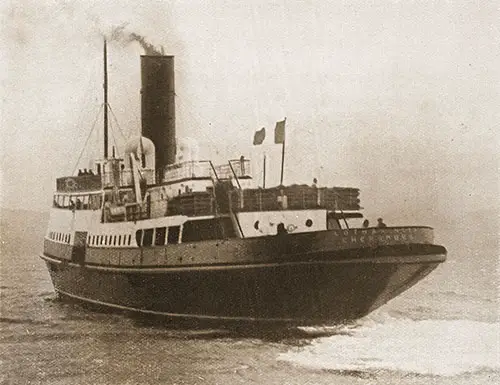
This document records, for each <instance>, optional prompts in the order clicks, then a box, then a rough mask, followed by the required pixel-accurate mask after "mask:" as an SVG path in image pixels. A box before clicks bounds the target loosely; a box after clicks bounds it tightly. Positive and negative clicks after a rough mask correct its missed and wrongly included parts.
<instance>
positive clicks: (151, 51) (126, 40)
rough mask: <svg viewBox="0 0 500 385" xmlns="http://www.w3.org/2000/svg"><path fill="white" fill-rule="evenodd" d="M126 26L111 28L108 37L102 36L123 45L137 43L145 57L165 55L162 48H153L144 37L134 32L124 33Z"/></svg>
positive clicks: (124, 24)
mask: <svg viewBox="0 0 500 385" xmlns="http://www.w3.org/2000/svg"><path fill="white" fill-rule="evenodd" d="M127 25H128V23H123V24H121V25H119V26H116V27H113V28H112V30H111V33H110V34H109V35H107V34H105V35H104V36H105V37H106V39H107V40H109V41H116V42H119V43H122V44H125V45H128V44H130V43H132V42H137V43H139V44H140V45H141V47H142V49H143V50H144V53H145V54H146V55H152V56H160V55H164V54H165V50H164V48H163V46H159V47H155V46H154V45H153V44H151V43H149V42H148V41H147V40H146V38H145V37H144V36H142V35H139V34H138V33H135V32H130V33H129V32H126V31H125V28H126V27H127Z"/></svg>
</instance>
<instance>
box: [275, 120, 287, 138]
mask: <svg viewBox="0 0 500 385" xmlns="http://www.w3.org/2000/svg"><path fill="white" fill-rule="evenodd" d="M285 121H286V119H284V120H282V121H281V122H276V128H275V129H274V143H285Z"/></svg>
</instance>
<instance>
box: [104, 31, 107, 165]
mask: <svg viewBox="0 0 500 385" xmlns="http://www.w3.org/2000/svg"><path fill="white" fill-rule="evenodd" d="M104 159H108V54H107V47H106V39H104Z"/></svg>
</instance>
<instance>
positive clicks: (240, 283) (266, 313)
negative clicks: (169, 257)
mask: <svg viewBox="0 0 500 385" xmlns="http://www.w3.org/2000/svg"><path fill="white" fill-rule="evenodd" d="M370 250H371V251H372V252H371V253H370V252H369V251H370ZM445 254H446V250H445V249H444V248H443V247H441V246H434V245H421V246H419V245H413V246H412V247H404V248H403V249H402V248H401V247H396V248H395V247H394V246H392V247H384V248H380V247H379V248H378V249H376V250H375V249H368V248H365V249H358V250H356V249H353V250H350V251H349V252H348V253H345V252H344V253H342V252H338V251H337V252H330V253H323V255H321V256H318V255H316V256H315V258H314V260H311V256H310V255H309V256H304V258H298V257H299V256H298V255H295V258H294V260H291V261H280V262H276V263H260V264H241V265H229V264H224V265H206V266H186V267H182V266H181V267H158V268H106V267H103V266H91V265H83V264H82V265H80V264H76V263H72V262H67V261H60V260H57V259H54V258H50V257H47V256H44V257H43V258H44V259H45V261H46V263H47V266H48V268H49V272H50V275H51V278H52V281H53V284H54V287H55V289H56V291H57V292H59V293H61V294H63V295H66V296H69V297H72V298H75V299H78V300H82V301H86V302H89V303H94V304H98V305H104V306H110V307H114V308H118V309H124V310H132V311H137V312H142V313H145V314H155V315H163V316H169V317H180V318H186V319H189V318H193V319H201V320H217V321H252V322H267V323H279V324H287V325H318V324H334V323H340V322H346V321H350V320H355V319H358V318H360V317H363V316H365V315H367V314H368V313H370V312H371V311H373V310H375V309H376V308H378V307H380V306H381V305H383V304H385V303H386V302H387V301H389V300H390V299H392V298H394V297H395V296H397V295H399V294H400V293H402V292H403V291H405V290H407V289H408V288H410V287H411V286H413V285H414V284H415V283H417V282H418V281H420V280H421V279H422V278H424V277H425V276H426V275H428V274H429V273H430V272H431V271H432V270H434V269H435V268H436V267H437V266H438V265H439V264H440V263H441V262H443V261H444V260H445Z"/></svg>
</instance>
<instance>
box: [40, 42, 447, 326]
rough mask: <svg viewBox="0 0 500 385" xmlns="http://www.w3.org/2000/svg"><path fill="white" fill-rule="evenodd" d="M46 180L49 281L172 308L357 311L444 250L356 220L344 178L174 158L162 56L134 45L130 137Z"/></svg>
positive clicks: (426, 231)
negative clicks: (137, 95) (265, 183)
mask: <svg viewBox="0 0 500 385" xmlns="http://www.w3.org/2000/svg"><path fill="white" fill-rule="evenodd" d="M104 62H105V66H104V67H105V71H104V74H105V75H104V84H105V87H104V106H105V108H104V126H105V127H104V157H103V159H101V160H96V161H95V163H94V167H93V168H92V169H90V170H88V171H87V172H84V173H79V175H71V176H64V177H60V178H58V179H57V181H56V191H55V193H54V195H53V206H52V208H51V211H50V220H49V224H48V229H47V232H46V235H45V238H44V247H43V253H42V254H41V258H42V259H43V260H44V261H45V262H46V265H47V268H48V271H49V273H50V276H51V279H52V283H53V286H54V289H55V291H56V292H57V293H58V294H59V295H60V296H61V297H64V298H72V299H75V300H79V301H84V302H87V303H92V304H97V305H102V306H105V307H110V308H116V309H122V310H129V311H132V312H138V313H142V314H145V315H148V314H149V315H161V316H166V317H167V318H169V317H173V318H174V319H176V318H179V319H194V320H212V321H216V322H226V321H228V322H231V321H236V322H240V321H241V322H246V321H248V322H252V323H254V322H256V323H258V322H262V323H272V324H278V325H325V324H334V323H339V322H345V321H350V320H355V319H358V318H360V317H363V316H365V315H367V314H369V313H370V312H372V311H373V310H375V309H377V308H378V307H380V306H381V305H383V304H385V303H386V302H387V301H389V300H390V299H392V298H394V297H395V296H397V295H399V294H401V293H402V292H404V291H405V290H407V289H408V288H410V287H412V286H413V285H414V284H416V283H417V282H418V281H420V280H421V279H422V278H424V277H425V276H427V275H428V274H429V273H430V272H431V271H433V270H434V269H435V268H436V267H437V266H438V265H439V264H440V263H442V262H444V261H445V259H446V249H445V248H444V247H443V246H439V245H436V244H434V240H433V229H432V228H430V227H422V226H407V227H362V226H356V225H355V223H356V221H358V222H359V220H360V218H362V217H363V215H362V213H361V207H360V201H359V190H358V189H356V188H341V187H319V186H316V185H315V184H314V185H312V186H309V185H283V184H281V185H278V186H276V187H268V188H265V187H259V186H258V184H257V183H255V181H254V179H253V178H252V173H251V167H250V166H251V165H250V161H249V160H248V159H245V158H242V157H240V158H237V159H234V160H228V161H227V162H226V163H224V164H214V163H213V162H212V161H210V160H196V159H190V160H187V161H186V160H185V161H182V162H176V135H175V89H174V57H173V56H165V55H143V56H141V82H142V90H141V115H142V127H141V135H139V136H137V137H132V138H130V139H129V140H128V142H127V144H126V146H125V148H124V150H123V157H121V158H120V157H116V156H115V154H114V151H113V153H112V155H111V156H110V155H109V154H108V143H107V141H108V140H107V136H108V135H107V110H108V108H107V107H108V102H107V71H106V66H107V65H106V44H105V45H104Z"/></svg>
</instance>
